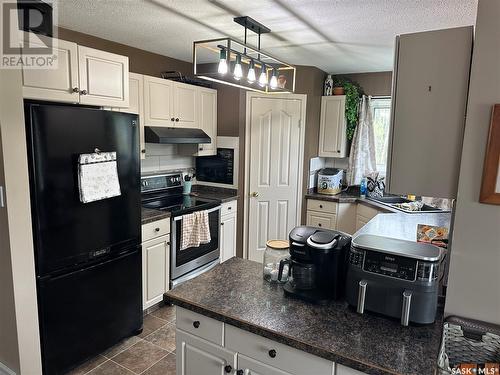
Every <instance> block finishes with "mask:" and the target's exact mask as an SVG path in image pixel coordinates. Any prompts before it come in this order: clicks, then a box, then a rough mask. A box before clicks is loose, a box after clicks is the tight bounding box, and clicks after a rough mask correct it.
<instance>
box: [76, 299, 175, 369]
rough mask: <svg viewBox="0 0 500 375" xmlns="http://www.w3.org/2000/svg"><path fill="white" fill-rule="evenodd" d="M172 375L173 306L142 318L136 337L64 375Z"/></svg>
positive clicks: (173, 366)
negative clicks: (140, 329) (140, 330)
mask: <svg viewBox="0 0 500 375" xmlns="http://www.w3.org/2000/svg"><path fill="white" fill-rule="evenodd" d="M137 374H143V375H159V374H161V375H175V307H174V306H162V307H160V308H159V309H158V310H155V311H153V312H151V313H150V314H148V315H146V316H144V329H143V331H142V333H141V334H140V335H138V336H132V337H129V338H128V339H125V340H123V341H122V342H120V343H118V344H117V345H115V346H114V347H112V348H111V349H108V350H107V351H105V352H104V353H101V354H99V355H98V356H97V357H95V358H93V359H91V360H89V361H88V362H86V363H84V364H83V365H81V366H79V367H78V368H76V369H74V370H73V371H71V372H69V373H68V374H67V375H137Z"/></svg>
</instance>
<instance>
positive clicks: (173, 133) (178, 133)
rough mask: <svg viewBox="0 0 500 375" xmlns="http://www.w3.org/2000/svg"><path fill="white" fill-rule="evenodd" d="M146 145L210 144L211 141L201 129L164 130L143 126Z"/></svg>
mask: <svg viewBox="0 0 500 375" xmlns="http://www.w3.org/2000/svg"><path fill="white" fill-rule="evenodd" d="M144 138H145V141H146V143H162V144H178V143H184V144H186V143H210V142H212V140H211V139H210V137H209V136H208V135H207V133H205V132H204V131H203V130H201V129H190V128H166V127H163V126H145V127H144Z"/></svg>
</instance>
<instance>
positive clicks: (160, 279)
mask: <svg viewBox="0 0 500 375" xmlns="http://www.w3.org/2000/svg"><path fill="white" fill-rule="evenodd" d="M142 240H143V242H142V306H143V309H144V310H145V309H147V308H149V307H151V306H153V305H154V304H156V303H158V302H160V301H162V300H163V293H165V292H167V291H168V290H169V289H170V288H169V287H170V219H163V220H158V221H155V222H152V223H148V224H144V225H143V226H142Z"/></svg>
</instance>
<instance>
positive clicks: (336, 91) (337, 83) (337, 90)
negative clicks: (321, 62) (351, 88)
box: [333, 78, 345, 95]
mask: <svg viewBox="0 0 500 375" xmlns="http://www.w3.org/2000/svg"><path fill="white" fill-rule="evenodd" d="M344 82H345V80H344V79H342V78H335V79H334V80H333V95H344Z"/></svg>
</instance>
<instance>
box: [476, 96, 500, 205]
mask: <svg viewBox="0 0 500 375" xmlns="http://www.w3.org/2000/svg"><path fill="white" fill-rule="evenodd" d="M479 201H480V202H481V203H489V204H500V104H495V105H494V106H493V112H492V115H491V124H490V132H489V134H488V144H487V146H486V155H485V158H484V167H483V182H482V185H481V194H480V196H479Z"/></svg>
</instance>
